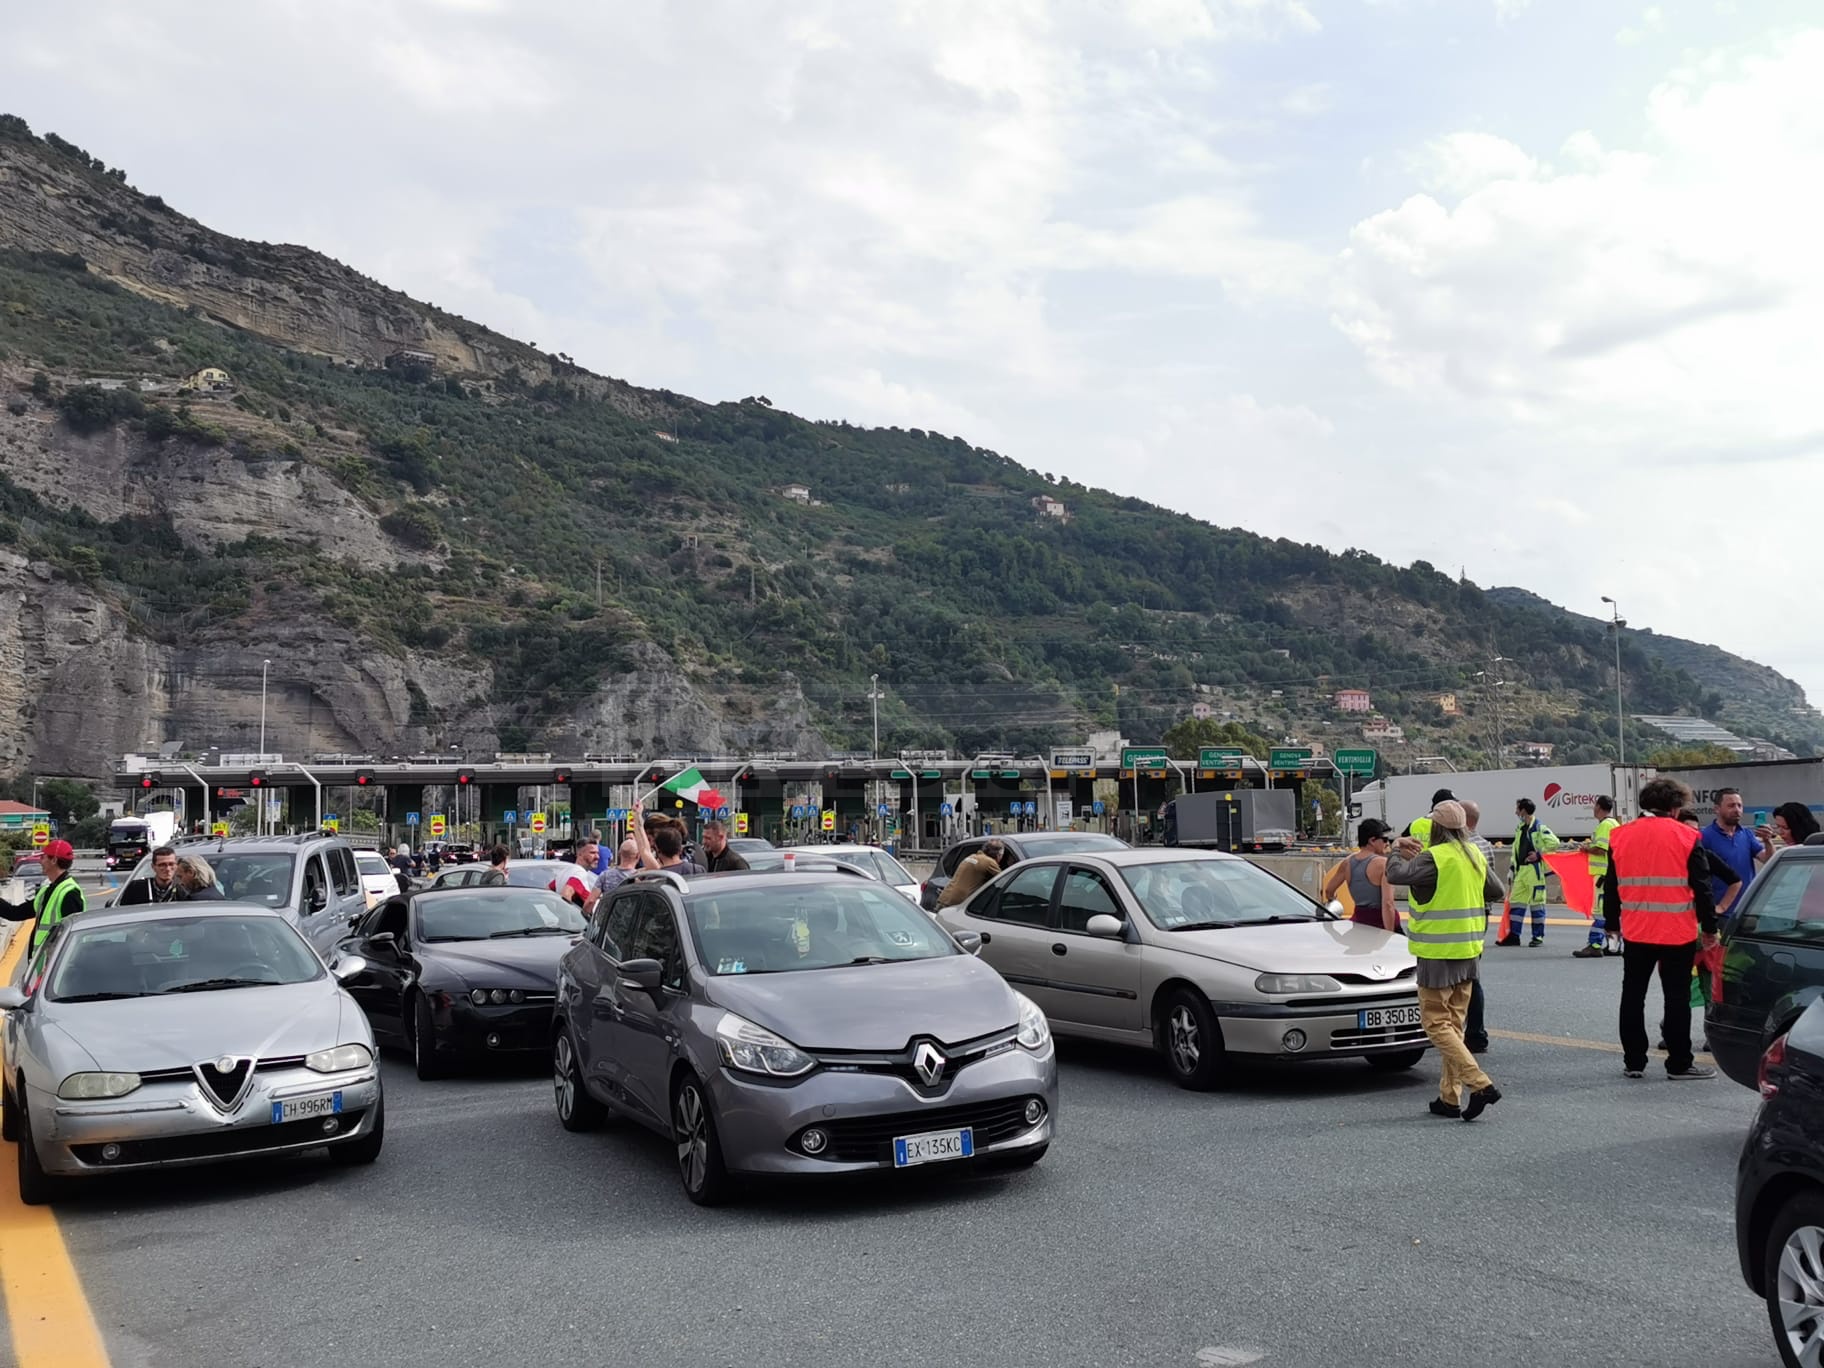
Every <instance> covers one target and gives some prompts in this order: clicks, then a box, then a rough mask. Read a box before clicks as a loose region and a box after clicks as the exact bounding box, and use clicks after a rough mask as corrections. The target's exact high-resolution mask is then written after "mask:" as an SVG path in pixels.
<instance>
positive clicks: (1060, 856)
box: [1022, 846, 1248, 869]
mask: <svg viewBox="0 0 1824 1368" xmlns="http://www.w3.org/2000/svg"><path fill="white" fill-rule="evenodd" d="M1079 860H1095V861H1097V862H1099V863H1101V864H1105V865H1113V866H1114V867H1115V868H1117V869H1126V868H1129V867H1131V866H1134V865H1154V864H1176V863H1178V862H1179V861H1180V860H1227V861H1232V862H1235V863H1239V864H1247V863H1248V861H1246V860H1244V859H1242V858H1241V856H1239V855H1231V854H1229V853H1228V852H1227V851H1222V850H1194V849H1189V848H1186V847H1184V846H1170V847H1166V848H1163V849H1161V848H1159V847H1157V846H1155V847H1153V848H1152V849H1149V850H1134V849H1131V848H1127V849H1120V850H1115V849H1109V850H1060V851H1059V852H1058V853H1057V854H1056V855H1035V856H1033V858H1032V859H1031V860H1027V861H1022V863H1023V864H1043V863H1046V862H1055V863H1057V864H1074V863H1076V862H1077V861H1079Z"/></svg>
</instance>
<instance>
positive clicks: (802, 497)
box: [779, 484, 811, 504]
mask: <svg viewBox="0 0 1824 1368" xmlns="http://www.w3.org/2000/svg"><path fill="white" fill-rule="evenodd" d="M779 493H780V494H781V495H782V496H783V497H784V498H787V499H790V500H791V501H792V502H793V503H801V504H808V503H809V502H810V501H811V491H810V487H809V486H808V485H801V484H789V485H787V486H786V487H785V488H784V489H782V490H780V491H779Z"/></svg>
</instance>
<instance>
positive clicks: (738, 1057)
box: [716, 1012, 817, 1078]
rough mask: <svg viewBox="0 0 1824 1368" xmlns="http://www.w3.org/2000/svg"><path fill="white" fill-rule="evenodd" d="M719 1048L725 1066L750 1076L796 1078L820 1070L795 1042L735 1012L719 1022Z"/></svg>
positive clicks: (717, 1042) (717, 1043)
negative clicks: (753, 1074)
mask: <svg viewBox="0 0 1824 1368" xmlns="http://www.w3.org/2000/svg"><path fill="white" fill-rule="evenodd" d="M716 1045H717V1047H718V1048H720V1049H721V1051H722V1062H723V1063H724V1064H726V1065H728V1066H729V1067H730V1068H732V1069H744V1070H746V1071H747V1072H748V1073H757V1074H766V1075H768V1076H769V1077H772V1078H796V1077H797V1076H798V1075H799V1074H802V1073H809V1072H810V1071H811V1070H812V1069H814V1068H816V1067H817V1061H816V1060H814V1059H812V1058H811V1057H810V1056H809V1055H807V1054H806V1053H805V1052H804V1051H803V1050H801V1049H799V1048H798V1047H797V1046H796V1045H794V1044H792V1042H791V1041H789V1040H786V1039H784V1038H783V1037H781V1036H776V1035H774V1034H773V1033H772V1032H771V1031H769V1030H767V1029H766V1027H764V1026H756V1025H754V1023H753V1022H751V1021H748V1020H746V1019H745V1018H743V1017H738V1016H736V1015H735V1014H734V1013H733V1012H724V1013H723V1014H722V1020H720V1021H718V1022H717V1023H716Z"/></svg>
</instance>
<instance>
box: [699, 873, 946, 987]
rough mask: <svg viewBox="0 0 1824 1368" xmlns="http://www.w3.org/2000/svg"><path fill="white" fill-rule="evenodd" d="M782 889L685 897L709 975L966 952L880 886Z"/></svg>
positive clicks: (789, 885) (790, 884)
mask: <svg viewBox="0 0 1824 1368" xmlns="http://www.w3.org/2000/svg"><path fill="white" fill-rule="evenodd" d="M782 883H784V884H785V886H783V887H779V888H767V889H742V890H741V891H740V892H729V893H717V892H713V891H710V892H704V893H693V894H692V895H690V896H689V897H687V898H685V900H684V913H685V916H686V917H687V918H688V920H689V922H690V934H691V938H692V939H693V940H694V941H695V942H696V946H697V957H698V958H699V959H700V960H701V961H702V962H703V967H704V968H705V969H706V970H707V971H708V972H709V973H711V974H778V973H785V972H789V971H792V970H799V969H834V968H838V967H840V966H842V965H847V964H881V963H886V962H888V961H891V960H917V959H936V958H938V957H939V956H943V955H954V954H958V953H960V952H959V951H958V950H957V948H956V946H955V944H954V943H953V942H952V941H951V940H950V938H949V937H948V936H946V935H945V934H944V933H943V931H942V930H941V929H940V928H939V927H938V925H937V923H935V922H934V921H932V920H931V918H930V917H929V916H928V915H926V914H925V913H923V912H921V911H919V910H918V909H917V908H916V907H914V906H912V904H911V903H909V902H907V901H906V900H905V899H904V898H902V897H901V896H900V895H899V894H897V893H895V892H893V891H892V890H891V889H888V888H883V887H881V886H880V885H879V884H875V883H871V882H864V881H862V880H860V879H854V880H851V881H850V882H849V883H847V884H841V885H837V884H830V883H822V882H819V883H811V884H804V883H798V882H797V881H796V880H785V881H782Z"/></svg>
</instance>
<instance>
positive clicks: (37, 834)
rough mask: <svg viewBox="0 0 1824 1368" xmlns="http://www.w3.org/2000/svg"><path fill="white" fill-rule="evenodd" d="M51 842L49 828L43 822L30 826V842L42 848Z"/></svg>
mask: <svg viewBox="0 0 1824 1368" xmlns="http://www.w3.org/2000/svg"><path fill="white" fill-rule="evenodd" d="M50 843H51V829H50V827H48V826H46V825H45V824H44V823H43V822H40V823H38V825H37V826H35V827H33V828H32V844H33V845H35V846H37V847H39V848H40V849H43V848H44V847H45V846H47V845H49V844H50Z"/></svg>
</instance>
